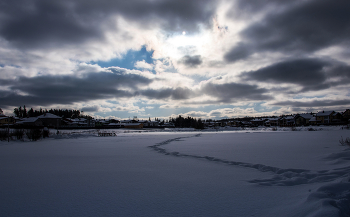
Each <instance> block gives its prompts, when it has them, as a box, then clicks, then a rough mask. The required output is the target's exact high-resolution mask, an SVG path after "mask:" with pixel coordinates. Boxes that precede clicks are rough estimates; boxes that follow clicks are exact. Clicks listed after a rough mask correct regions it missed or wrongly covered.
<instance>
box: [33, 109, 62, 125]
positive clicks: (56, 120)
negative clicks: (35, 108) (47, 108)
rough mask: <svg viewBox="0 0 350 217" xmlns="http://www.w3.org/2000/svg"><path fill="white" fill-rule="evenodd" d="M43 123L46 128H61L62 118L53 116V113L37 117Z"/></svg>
mask: <svg viewBox="0 0 350 217" xmlns="http://www.w3.org/2000/svg"><path fill="white" fill-rule="evenodd" d="M37 118H38V119H40V120H41V121H42V122H43V125H44V126H45V127H53V128H56V127H60V126H61V119H62V118H61V117H59V116H57V115H54V114H51V113H45V114H43V115H40V116H38V117H37Z"/></svg>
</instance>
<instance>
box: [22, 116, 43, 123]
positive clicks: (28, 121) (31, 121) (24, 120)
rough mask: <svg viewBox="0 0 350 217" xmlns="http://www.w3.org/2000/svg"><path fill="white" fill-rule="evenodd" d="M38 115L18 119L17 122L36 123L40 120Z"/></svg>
mask: <svg viewBox="0 0 350 217" xmlns="http://www.w3.org/2000/svg"><path fill="white" fill-rule="evenodd" d="M38 119H39V118H38V117H31V118H23V119H22V120H21V121H18V122H17V124H23V123H34V122H36V121H37V120H38Z"/></svg>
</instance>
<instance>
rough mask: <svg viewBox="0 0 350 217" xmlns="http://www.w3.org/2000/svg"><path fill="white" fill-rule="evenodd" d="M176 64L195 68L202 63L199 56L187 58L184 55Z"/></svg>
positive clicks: (187, 56)
mask: <svg viewBox="0 0 350 217" xmlns="http://www.w3.org/2000/svg"><path fill="white" fill-rule="evenodd" d="M178 63H181V64H183V65H185V66H186V67H188V68H196V67H197V66H199V65H201V64H202V63H203V60H202V57H201V55H195V56H189V55H186V56H184V57H182V58H181V59H180V60H179V61H178Z"/></svg>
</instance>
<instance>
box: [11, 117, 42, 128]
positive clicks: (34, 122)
mask: <svg viewBox="0 0 350 217" xmlns="http://www.w3.org/2000/svg"><path fill="white" fill-rule="evenodd" d="M16 125H19V126H23V127H25V126H31V127H42V126H44V124H43V122H42V121H41V119H39V118H38V117H31V118H23V119H21V120H20V121H18V122H17V123H16Z"/></svg>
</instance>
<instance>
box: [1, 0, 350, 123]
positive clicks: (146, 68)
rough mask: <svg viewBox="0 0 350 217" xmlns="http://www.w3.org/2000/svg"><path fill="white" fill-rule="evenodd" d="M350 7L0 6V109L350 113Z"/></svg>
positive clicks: (23, 0) (26, 2) (209, 2)
mask: <svg viewBox="0 0 350 217" xmlns="http://www.w3.org/2000/svg"><path fill="white" fill-rule="evenodd" d="M349 11H350V1H348V0H337V1H336V2H335V1H331V0H322V1H319V0H300V1H278V0H259V1H246V0H176V1H174V0H129V1H124V0H114V1H110V0H99V1H93V0H60V1H47V0H16V1H13V0H2V1H1V2H0V108H1V109H2V110H3V111H4V113H5V114H8V115H13V113H12V112H13V109H14V108H16V107H19V106H22V107H23V105H25V106H26V107H27V108H30V107H32V108H34V109H39V108H47V109H50V108H62V109H79V110H81V111H83V112H84V114H88V115H91V116H93V117H95V118H116V119H128V118H129V117H134V116H137V117H138V118H139V119H148V118H149V117H151V118H154V117H157V118H160V119H161V118H165V119H167V118H169V117H171V116H177V115H183V116H191V117H196V118H203V119H222V118H235V117H243V116H263V115H264V116H265V115H280V114H292V113H305V112H311V111H313V112H315V111H321V110H335V111H344V110H345V109H348V108H350V58H349V57H350V51H349V50H350V49H349V45H350V13H348V12H349Z"/></svg>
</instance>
